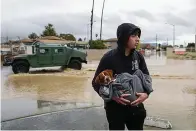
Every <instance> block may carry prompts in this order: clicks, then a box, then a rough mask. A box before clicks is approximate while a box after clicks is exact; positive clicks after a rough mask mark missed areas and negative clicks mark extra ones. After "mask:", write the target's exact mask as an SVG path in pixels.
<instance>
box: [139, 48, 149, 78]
mask: <svg viewBox="0 0 196 131" xmlns="http://www.w3.org/2000/svg"><path fill="white" fill-rule="evenodd" d="M138 55H139V59H140V63H139V69H140V70H141V71H142V72H143V73H144V74H146V75H150V73H149V71H148V68H147V65H146V61H145V59H144V56H143V55H142V54H141V53H139V52H138Z"/></svg>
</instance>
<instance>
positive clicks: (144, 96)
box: [131, 92, 148, 106]
mask: <svg viewBox="0 0 196 131" xmlns="http://www.w3.org/2000/svg"><path fill="white" fill-rule="evenodd" d="M136 96H138V98H137V99H136V100H135V101H133V102H132V103H131V105H132V106H137V105H138V104H140V103H142V102H144V101H145V100H146V99H147V98H148V94H147V93H137V92H136Z"/></svg>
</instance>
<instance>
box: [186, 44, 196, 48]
mask: <svg viewBox="0 0 196 131" xmlns="http://www.w3.org/2000/svg"><path fill="white" fill-rule="evenodd" d="M187 47H188V48H190V47H195V43H188V45H187Z"/></svg>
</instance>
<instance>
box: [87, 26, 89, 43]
mask: <svg viewBox="0 0 196 131" xmlns="http://www.w3.org/2000/svg"><path fill="white" fill-rule="evenodd" d="M88 27H89V24H87V41H88V40H89V38H88V33H89V28H88Z"/></svg>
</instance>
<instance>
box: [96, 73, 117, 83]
mask: <svg viewBox="0 0 196 131" xmlns="http://www.w3.org/2000/svg"><path fill="white" fill-rule="evenodd" d="M112 80H113V71H112V70H104V71H102V72H101V73H100V74H99V75H98V76H97V77H96V79H95V83H97V84H109V83H110V82H111V81H112Z"/></svg>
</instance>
